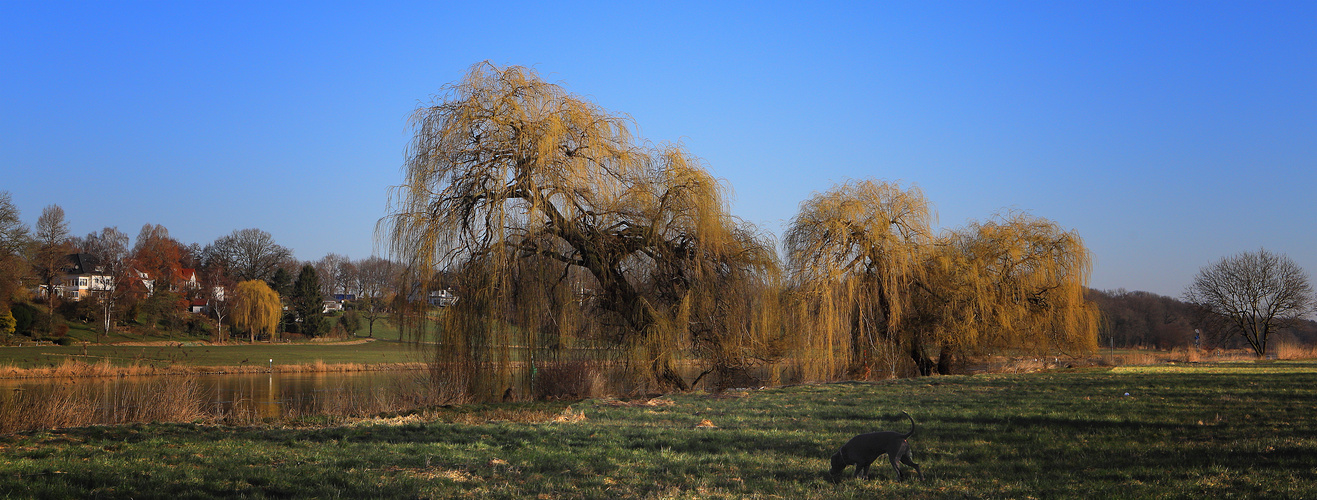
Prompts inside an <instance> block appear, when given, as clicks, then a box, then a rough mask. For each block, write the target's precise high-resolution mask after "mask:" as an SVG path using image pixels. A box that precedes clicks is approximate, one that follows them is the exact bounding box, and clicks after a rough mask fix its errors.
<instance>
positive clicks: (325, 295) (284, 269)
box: [0, 192, 402, 342]
mask: <svg viewBox="0 0 1317 500" xmlns="http://www.w3.org/2000/svg"><path fill="white" fill-rule="evenodd" d="M20 215H21V214H20V211H19V209H18V207H16V206H15V205H14V204H13V201H12V196H11V194H10V193H8V192H0V341H4V342H12V341H14V340H20V339H21V338H24V337H25V338H42V339H59V338H61V337H63V336H64V335H65V333H66V332H67V329H68V327H67V323H66V321H75V322H82V323H87V324H94V325H96V330H97V331H98V336H99V337H101V338H104V337H106V336H108V335H109V334H111V333H112V332H124V331H132V332H135V333H139V334H144V335H145V334H167V333H169V332H175V333H186V334H190V335H203V336H204V335H208V336H210V337H212V338H214V339H215V340H228V339H230V338H235V337H233V334H234V333H235V332H234V331H233V330H235V329H236V330H237V332H236V333H238V334H242V335H243V337H239V338H245V339H247V340H256V339H262V338H264V339H270V338H276V337H278V336H279V334H281V333H294V334H299V335H304V336H308V337H315V336H323V335H332V334H339V335H346V334H355V333H357V332H359V331H363V330H364V331H363V333H365V334H367V335H371V336H373V335H374V327H375V325H376V322H377V321H378V320H380V319H383V318H385V317H387V316H388V314H387V313H388V311H389V310H390V308H391V307H392V306H393V303H394V301H395V298H396V297H395V295H396V293H395V290H397V289H398V283H399V282H400V280H401V279H402V278H401V276H402V268H401V267H400V266H398V265H396V264H395V263H393V262H391V261H389V260H387V259H383V258H380V257H369V258H365V259H359V260H352V259H348V258H346V257H344V256H342V255H338V254H333V253H331V254H329V255H326V256H325V257H324V258H322V259H319V260H316V261H305V262H303V261H299V260H297V259H295V258H294V257H293V252H292V250H291V249H288V248H286V247H284V246H282V245H279V244H278V243H276V242H275V240H274V238H273V237H272V236H271V235H270V234H269V233H267V232H265V231H262V230H260V229H256V228H248V229H241V230H235V231H233V232H232V233H230V234H228V235H224V236H221V237H219V238H216V239H215V241H213V242H211V243H209V244H206V245H204V246H203V245H201V244H198V243H183V242H180V241H178V240H176V239H174V238H173V237H172V236H170V234H169V230H168V229H166V228H165V227H164V226H161V225H158V224H145V225H144V226H142V228H141V230H140V231H139V232H138V234H137V237H136V238H135V239H130V238H129V235H128V234H127V233H124V232H122V231H120V230H119V229H118V228H117V227H106V228H104V229H102V230H100V231H94V232H92V233H89V234H87V235H86V236H82V237H78V236H74V235H72V234H70V232H69V229H68V222H67V220H66V219H65V213H64V210H63V209H62V208H61V207H59V206H58V205H50V206H47V207H45V208H44V209H43V210H42V213H41V216H40V217H39V218H38V220H37V224H36V226H35V227H34V228H28V227H27V226H26V225H25V224H23V223H22V221H21V218H20ZM130 243H131V244H130ZM79 280H81V283H79V282H78V281H79ZM256 284H259V285H260V287H263V289H264V291H259V290H257V287H256ZM266 292H268V293H266ZM331 300H334V301H347V302H350V303H351V304H350V305H349V311H348V312H347V314H345V315H344V316H343V317H342V318H340V319H339V321H338V322H336V323H330V322H328V321H327V320H326V319H325V318H324V317H323V314H322V312H323V308H324V304H325V302H326V301H331ZM194 311H195V312H194ZM257 311H259V312H260V313H259V314H258V313H257Z"/></svg>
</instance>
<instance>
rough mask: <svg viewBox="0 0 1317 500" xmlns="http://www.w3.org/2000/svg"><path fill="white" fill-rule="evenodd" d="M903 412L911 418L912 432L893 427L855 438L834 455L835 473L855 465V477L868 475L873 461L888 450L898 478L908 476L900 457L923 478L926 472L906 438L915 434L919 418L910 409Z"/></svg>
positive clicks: (833, 467)
mask: <svg viewBox="0 0 1317 500" xmlns="http://www.w3.org/2000/svg"><path fill="white" fill-rule="evenodd" d="M901 414H903V415H905V417H906V418H908V419H910V432H907V433H905V434H901V433H899V432H893V431H882V432H870V433H868V434H860V435H858V436H855V437H853V438H851V440H850V441H847V442H846V444H844V445H842V446H841V450H840V451H838V452H837V453H836V454H834V455H832V475H833V476H836V475H838V474H841V471H842V470H843V469H845V468H846V466H848V465H854V466H855V477H863V478H868V477H869V464H872V463H873V461H874V460H877V459H878V457H880V456H883V454H886V455H887V459H888V460H891V462H892V469H894V470H896V478H897V479H899V480H904V479H905V476H903V475H901V467H899V466H897V464H896V462H897V461H898V460H899V461H900V462H901V463H903V464H906V465H909V466H911V467H914V468H915V472H916V473H918V474H919V479H923V478H924V473H923V472H922V471H920V470H919V464H917V463H915V462H914V460H912V459H911V458H910V443H909V442H907V441H906V439H909V438H910V436H913V435H914V434H915V419H914V417H911V416H910V414H909V413H906V412H901Z"/></svg>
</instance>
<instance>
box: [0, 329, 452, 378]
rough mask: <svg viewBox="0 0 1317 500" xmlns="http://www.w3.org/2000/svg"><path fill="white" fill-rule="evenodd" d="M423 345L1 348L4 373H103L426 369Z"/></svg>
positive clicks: (190, 344)
mask: <svg viewBox="0 0 1317 500" xmlns="http://www.w3.org/2000/svg"><path fill="white" fill-rule="evenodd" d="M426 354H427V353H426V352H425V350H424V349H418V348H416V347H415V346H412V345H411V344H406V343H400V342H384V341H371V340H369V339H352V340H347V341H330V342H297V343H269V342H258V343H254V344H248V343H227V344H211V343H207V342H176V341H175V342H171V341H156V342H130V343H122V344H88V345H71V346H58V345H40V346H26V347H2V348H0V378H41V377H104V376H133V375H173V374H177V375H188V374H218V373H259V372H278V373H293V372H316V371H324V372H344V371H372V370H412V369H420V368H423V367H424V365H425V363H424V360H425V358H426Z"/></svg>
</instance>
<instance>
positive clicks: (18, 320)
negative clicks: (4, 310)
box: [9, 302, 46, 337]
mask: <svg viewBox="0 0 1317 500" xmlns="http://www.w3.org/2000/svg"><path fill="white" fill-rule="evenodd" d="M9 312H11V313H13V314H14V332H15V333H18V334H21V335H27V336H29V337H34V336H36V333H37V332H36V329H37V325H39V324H45V321H43V320H44V319H45V318H46V313H43V312H41V310H40V309H37V307H36V306H34V305H32V304H28V303H26V302H20V303H16V304H14V305H13V306H12V307H11V308H10V310H9Z"/></svg>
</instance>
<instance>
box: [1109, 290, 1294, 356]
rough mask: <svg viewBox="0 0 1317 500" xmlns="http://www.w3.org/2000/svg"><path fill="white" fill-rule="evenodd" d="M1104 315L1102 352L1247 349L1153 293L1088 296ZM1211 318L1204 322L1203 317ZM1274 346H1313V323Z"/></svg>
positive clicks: (1190, 309) (1278, 336) (1186, 305)
mask: <svg viewBox="0 0 1317 500" xmlns="http://www.w3.org/2000/svg"><path fill="white" fill-rule="evenodd" d="M1088 298H1089V300H1092V301H1093V302H1094V303H1096V304H1097V306H1098V309H1099V310H1100V311H1101V312H1102V323H1101V325H1102V326H1101V329H1100V333H1099V340H1098V342H1099V344H1101V346H1102V347H1108V346H1114V347H1116V348H1118V349H1124V348H1152V349H1162V350H1169V349H1176V348H1187V347H1194V346H1197V347H1199V348H1202V349H1218V348H1222V349H1248V348H1249V345H1248V342H1247V340H1246V339H1244V338H1242V337H1240V336H1238V335H1233V334H1231V333H1230V332H1229V331H1223V330H1220V329H1212V328H1203V327H1204V326H1205V325H1204V324H1203V323H1204V321H1205V320H1208V319H1210V313H1209V312H1208V311H1204V310H1203V309H1202V307H1201V306H1199V305H1197V304H1194V303H1192V302H1188V301H1185V300H1183V299H1179V298H1175V297H1168V296H1165V295H1158V294H1155V293H1151V292H1140V291H1128V290H1125V289H1117V290H1106V291H1103V290H1093V289H1090V290H1088ZM1205 315H1209V316H1208V317H1204V316H1205ZM1273 340H1274V341H1279V342H1289V343H1293V344H1306V345H1314V344H1317V321H1313V320H1312V319H1308V318H1300V319H1298V320H1297V321H1293V322H1290V323H1287V324H1285V325H1283V326H1281V327H1280V328H1278V329H1277V330H1276V332H1275V334H1274V337H1273Z"/></svg>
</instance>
